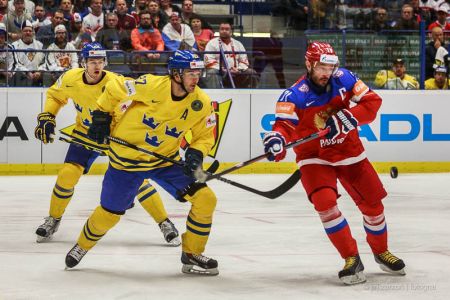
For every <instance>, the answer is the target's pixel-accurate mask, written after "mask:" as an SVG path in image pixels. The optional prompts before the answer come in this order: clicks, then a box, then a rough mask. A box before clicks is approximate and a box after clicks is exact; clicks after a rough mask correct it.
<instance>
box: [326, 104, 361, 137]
mask: <svg viewBox="0 0 450 300" xmlns="http://www.w3.org/2000/svg"><path fill="white" fill-rule="evenodd" d="M325 127H329V128H330V131H329V132H328V134H327V135H326V136H325V137H326V138H327V139H332V140H333V139H336V138H337V137H338V136H339V135H340V134H341V133H342V134H344V135H347V134H348V133H349V132H350V131H352V130H354V129H356V128H357V127H358V120H356V118H355V117H354V116H353V114H352V113H351V112H350V111H348V110H347V109H342V110H340V111H338V112H337V113H336V114H335V115H332V116H331V117H329V118H328V120H327V122H326V125H325Z"/></svg>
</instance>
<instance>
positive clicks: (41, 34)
mask: <svg viewBox="0 0 450 300" xmlns="http://www.w3.org/2000/svg"><path fill="white" fill-rule="evenodd" d="M63 23H64V13H63V11H62V10H57V11H55V14H54V15H53V17H52V19H51V23H50V24H48V25H45V26H42V27H41V28H40V29H39V31H38V32H37V34H36V39H37V40H38V41H40V42H41V43H42V44H43V45H44V49H47V47H48V46H50V44H51V43H53V42H54V41H55V28H56V26H58V25H60V24H63Z"/></svg>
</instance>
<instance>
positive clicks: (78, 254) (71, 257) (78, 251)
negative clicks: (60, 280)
mask: <svg viewBox="0 0 450 300" xmlns="http://www.w3.org/2000/svg"><path fill="white" fill-rule="evenodd" d="M87 252H88V250H84V249H83V248H81V247H80V246H79V245H78V244H75V246H73V248H72V249H70V251H69V253H67V255H66V270H67V269H70V268H73V267H75V266H76V265H78V264H79V263H80V261H81V259H82V258H83V256H85V255H86V253H87Z"/></svg>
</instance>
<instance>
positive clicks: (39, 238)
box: [36, 235, 53, 243]
mask: <svg viewBox="0 0 450 300" xmlns="http://www.w3.org/2000/svg"><path fill="white" fill-rule="evenodd" d="M52 237H53V236H40V235H36V243H46V242H49V241H50V240H51V239H52Z"/></svg>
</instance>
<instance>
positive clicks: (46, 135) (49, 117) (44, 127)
mask: <svg viewBox="0 0 450 300" xmlns="http://www.w3.org/2000/svg"><path fill="white" fill-rule="evenodd" d="M37 122H38V124H37V126H36V129H34V136H35V137H36V138H37V139H38V140H41V141H42V142H43V143H44V144H48V143H53V135H54V134H55V126H56V122H55V116H54V115H53V114H51V113H49V112H43V113H40V114H39V115H38V116H37Z"/></svg>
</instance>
